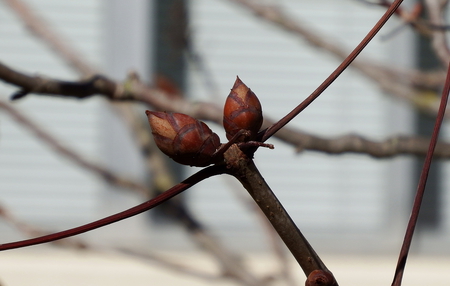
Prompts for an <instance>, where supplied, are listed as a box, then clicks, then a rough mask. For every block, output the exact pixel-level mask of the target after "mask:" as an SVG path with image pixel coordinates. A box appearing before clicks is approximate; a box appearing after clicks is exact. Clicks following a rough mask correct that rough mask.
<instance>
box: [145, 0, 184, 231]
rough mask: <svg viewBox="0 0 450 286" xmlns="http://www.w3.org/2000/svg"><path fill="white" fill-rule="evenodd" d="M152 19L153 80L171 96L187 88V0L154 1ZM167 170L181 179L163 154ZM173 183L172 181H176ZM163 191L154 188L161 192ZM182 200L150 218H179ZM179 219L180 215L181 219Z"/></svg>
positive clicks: (179, 168)
mask: <svg viewBox="0 0 450 286" xmlns="http://www.w3.org/2000/svg"><path fill="white" fill-rule="evenodd" d="M153 2H154V3H153V7H152V8H153V9H152V14H151V17H152V20H153V21H154V29H155V30H154V38H153V39H152V45H153V47H154V48H153V55H152V58H153V61H152V62H153V66H152V70H153V83H154V85H155V86H157V87H159V88H160V89H163V90H164V91H166V92H167V93H168V94H169V95H171V96H180V95H182V94H185V91H186V70H187V68H186V66H187V63H186V58H185V50H186V49H187V23H188V17H187V16H188V15H187V13H188V9H187V1H186V0H156V1H153ZM165 160H166V163H167V164H168V166H169V168H170V173H171V175H172V177H173V178H174V179H175V181H176V182H179V181H181V180H182V167H181V166H180V165H178V164H176V163H174V162H173V161H172V160H170V159H169V158H167V157H165ZM176 182H175V183H176ZM162 191H165V190H156V192H162ZM183 210H184V206H183V199H182V197H181V196H178V197H177V198H175V199H172V200H170V201H168V202H166V203H164V204H162V205H161V206H160V207H158V208H157V209H155V212H151V213H152V214H154V216H153V218H154V219H155V220H156V221H157V222H158V221H159V222H164V223H166V222H168V220H173V219H180V216H182V215H183V213H184V211H183ZM181 219H182V218H181Z"/></svg>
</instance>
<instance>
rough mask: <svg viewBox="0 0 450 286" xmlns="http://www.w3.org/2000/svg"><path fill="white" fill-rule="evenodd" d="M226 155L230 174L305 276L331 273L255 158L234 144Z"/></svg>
mask: <svg viewBox="0 0 450 286" xmlns="http://www.w3.org/2000/svg"><path fill="white" fill-rule="evenodd" d="M224 158H225V162H226V164H227V169H228V172H229V174H230V175H232V176H234V177H236V178H237V179H238V180H239V181H240V182H241V184H242V185H243V186H244V188H245V189H246V190H247V191H248V192H249V194H250V195H251V196H252V198H253V199H254V201H255V202H256V203H257V204H258V206H259V207H260V209H261V210H262V211H263V213H264V214H265V215H266V217H267V219H268V220H269V221H270V223H271V224H272V226H273V227H274V229H275V230H276V231H277V233H278V234H279V235H280V237H281V239H282V240H283V241H284V243H285V244H286V246H287V248H288V249H289V250H290V252H291V253H292V255H293V256H294V258H295V259H296V260H297V262H298V263H299V264H300V266H301V267H302V269H303V271H304V272H305V274H306V276H308V275H309V274H310V273H311V272H312V271H314V270H323V271H327V272H329V271H328V269H327V268H326V266H325V264H324V263H323V262H322V260H321V259H320V258H319V256H318V255H317V253H316V252H315V251H314V249H313V248H312V246H311V245H310V244H309V242H308V241H307V240H306V238H305V237H304V236H303V234H302V233H301V232H300V230H299V229H298V228H297V226H296V225H295V223H294V221H293V220H292V219H291V217H290V216H289V214H288V213H287V212H286V210H285V209H284V208H283V205H282V204H281V203H280V202H279V201H278V199H277V197H276V196H275V194H274V193H273V192H272V190H271V189H270V187H269V186H268V185H267V183H266V182H265V180H264V178H263V177H262V175H261V174H260V173H259V171H258V169H257V168H256V166H255V164H254V163H253V160H251V159H249V158H248V157H247V156H246V155H245V154H244V153H243V152H242V151H241V150H240V149H239V147H238V146H237V145H235V144H234V145H232V146H231V147H230V148H229V149H228V150H227V151H226V152H225V154H224Z"/></svg>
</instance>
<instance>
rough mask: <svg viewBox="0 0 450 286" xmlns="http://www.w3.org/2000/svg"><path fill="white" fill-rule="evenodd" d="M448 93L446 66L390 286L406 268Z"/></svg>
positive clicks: (449, 83) (397, 284) (449, 82)
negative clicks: (429, 139) (426, 148)
mask: <svg viewBox="0 0 450 286" xmlns="http://www.w3.org/2000/svg"><path fill="white" fill-rule="evenodd" d="M449 93H450V65H448V71H447V79H446V81H445V87H444V90H443V91H442V97H441V104H440V106H439V112H438V115H437V117H436V121H435V125H434V128H433V134H432V136H431V141H430V145H429V148H428V152H427V155H426V157H425V162H424V164H423V168H422V172H421V174H420V179H419V183H418V186H417V192H416V196H415V198H414V204H413V208H412V211H411V216H410V219H409V222H408V226H407V229H406V234H405V238H404V240H403V244H402V248H401V250H400V255H399V258H398V263H397V267H396V269H395V275H394V280H393V282H392V286H400V285H401V284H402V277H403V272H404V270H405V266H406V259H407V258H408V252H409V248H410V246H411V242H412V237H413V235H414V230H415V228H416V223H417V219H418V218H419V212H420V206H421V205H422V199H423V195H424V193H425V186H426V184H427V179H428V173H429V171H430V167H431V162H432V160H433V153H434V150H435V148H436V143H437V139H438V137H439V131H440V129H441V125H442V121H443V119H444V114H445V109H446V107H447V101H448V97H449Z"/></svg>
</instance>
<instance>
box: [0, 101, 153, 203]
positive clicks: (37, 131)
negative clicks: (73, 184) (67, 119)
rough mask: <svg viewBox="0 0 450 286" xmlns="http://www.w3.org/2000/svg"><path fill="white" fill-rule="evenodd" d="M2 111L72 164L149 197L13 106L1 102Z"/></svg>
mask: <svg viewBox="0 0 450 286" xmlns="http://www.w3.org/2000/svg"><path fill="white" fill-rule="evenodd" d="M0 109H2V110H3V111H5V112H6V113H7V114H8V115H9V116H11V117H12V118H13V119H14V120H15V121H16V122H17V123H19V124H21V125H22V126H23V127H25V128H26V129H28V130H29V131H30V132H31V133H32V134H34V135H35V136H36V137H37V138H38V139H39V140H41V141H43V142H44V143H45V144H46V145H47V146H49V147H50V148H52V149H53V150H55V151H56V153H58V154H60V155H62V156H64V157H66V158H68V159H70V160H71V161H72V162H74V163H76V164H77V165H79V166H80V167H81V168H83V169H85V170H88V171H90V172H92V173H93V174H96V175H97V176H99V177H100V178H102V179H103V180H105V181H106V182H107V183H109V184H111V185H116V186H120V187H123V188H125V189H133V190H135V191H137V192H138V193H140V194H141V195H147V194H148V191H147V189H146V188H145V187H144V186H142V185H140V184H138V183H136V182H133V181H131V180H129V179H126V178H123V177H121V176H119V175H117V174H114V173H113V172H111V171H109V170H107V169H106V168H104V167H102V166H100V165H98V164H95V163H93V162H90V161H89V160H87V159H86V158H84V157H83V156H81V155H80V154H79V153H77V152H76V151H74V150H72V149H71V148H69V147H67V146H65V145H64V144H63V143H61V142H60V141H59V140H57V139H55V137H54V136H53V135H51V134H49V133H48V132H47V131H45V130H44V129H42V128H41V127H40V126H38V125H37V124H36V123H34V122H33V120H31V119H30V118H28V116H26V115H24V114H23V113H22V112H20V111H18V110H17V109H16V108H15V107H13V106H12V105H11V104H9V103H7V102H4V101H1V100H0Z"/></svg>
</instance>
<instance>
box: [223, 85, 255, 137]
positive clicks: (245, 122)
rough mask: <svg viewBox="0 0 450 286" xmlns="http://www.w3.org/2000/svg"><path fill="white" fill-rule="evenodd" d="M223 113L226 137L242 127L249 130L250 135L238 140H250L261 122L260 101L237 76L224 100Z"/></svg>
mask: <svg viewBox="0 0 450 286" xmlns="http://www.w3.org/2000/svg"><path fill="white" fill-rule="evenodd" d="M223 115H224V116H223V127H224V128H225V131H226V135H227V138H228V139H231V138H232V137H233V135H235V134H236V133H237V132H239V130H241V129H243V130H248V131H250V136H249V138H241V139H240V140H238V141H245V140H251V139H254V138H255V136H256V134H257V133H258V131H259V129H260V128H261V125H262V122H263V116H262V107H261V103H260V102H259V99H258V97H257V96H256V95H255V94H254V93H253V92H252V91H251V90H250V88H248V87H247V86H246V85H245V84H244V83H243V82H242V81H241V80H240V79H239V77H237V78H236V81H235V83H234V85H233V88H232V89H231V92H230V94H229V95H228V97H227V100H226V101H225V106H224V111H223Z"/></svg>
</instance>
